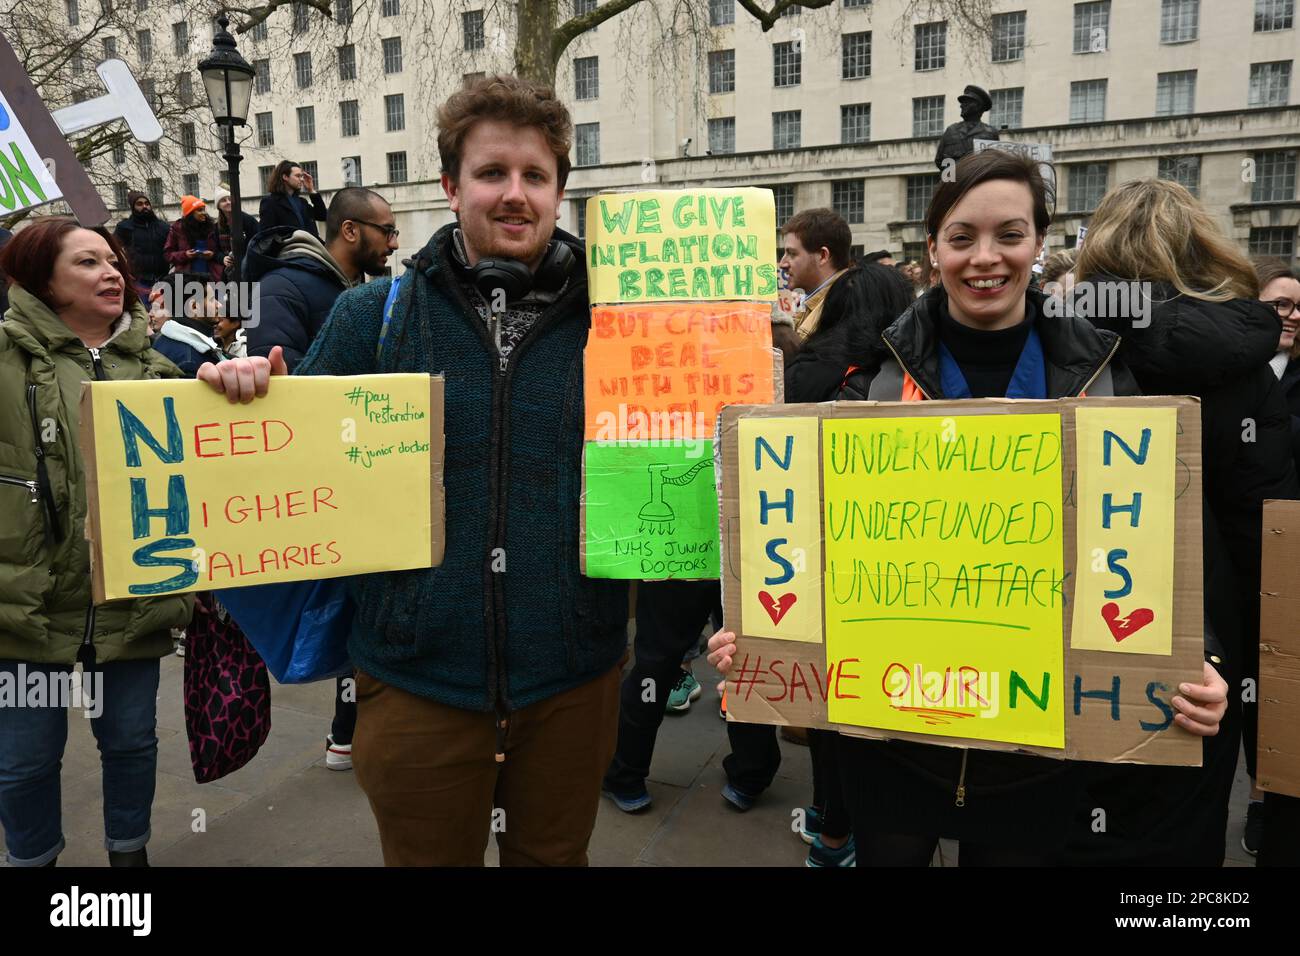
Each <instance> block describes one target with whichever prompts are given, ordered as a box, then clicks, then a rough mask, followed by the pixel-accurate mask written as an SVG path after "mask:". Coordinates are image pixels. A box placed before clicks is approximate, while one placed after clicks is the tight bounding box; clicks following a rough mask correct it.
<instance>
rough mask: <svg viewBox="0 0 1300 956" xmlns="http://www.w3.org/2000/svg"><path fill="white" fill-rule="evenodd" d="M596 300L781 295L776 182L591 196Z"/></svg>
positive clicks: (591, 277) (591, 278) (590, 275)
mask: <svg viewBox="0 0 1300 956" xmlns="http://www.w3.org/2000/svg"><path fill="white" fill-rule="evenodd" d="M587 279H588V283H589V295H590V299H591V303H592V304H593V305H597V304H613V303H621V302H668V301H674V300H677V301H681V300H688V299H690V300H695V301H703V300H716V299H735V300H747V301H754V300H764V301H775V299H776V293H777V285H778V281H777V269H776V205H775V202H774V200H773V198H772V191H771V190H770V189H755V188H748V187H747V188H740V189H687V190H667V189H657V190H649V191H646V192H635V193H609V194H603V195H598V196H593V197H592V198H591V199H589V200H587Z"/></svg>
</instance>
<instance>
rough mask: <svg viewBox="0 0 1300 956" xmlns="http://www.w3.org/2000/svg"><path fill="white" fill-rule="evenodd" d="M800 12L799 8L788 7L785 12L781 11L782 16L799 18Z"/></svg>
mask: <svg viewBox="0 0 1300 956" xmlns="http://www.w3.org/2000/svg"><path fill="white" fill-rule="evenodd" d="M799 10H800V8H799V7H786V8H785V9H784V10H782V11H781V16H782V17H797V16H798V15H799Z"/></svg>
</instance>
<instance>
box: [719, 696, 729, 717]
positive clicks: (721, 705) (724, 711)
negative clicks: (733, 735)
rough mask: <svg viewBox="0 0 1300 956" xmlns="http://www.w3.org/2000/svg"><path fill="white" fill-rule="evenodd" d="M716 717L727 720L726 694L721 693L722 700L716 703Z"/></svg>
mask: <svg viewBox="0 0 1300 956" xmlns="http://www.w3.org/2000/svg"><path fill="white" fill-rule="evenodd" d="M718 716H719V717H721V718H722V719H723V720H726V719H727V692H726V691H725V690H724V691H723V692H722V700H720V701H719V702H718Z"/></svg>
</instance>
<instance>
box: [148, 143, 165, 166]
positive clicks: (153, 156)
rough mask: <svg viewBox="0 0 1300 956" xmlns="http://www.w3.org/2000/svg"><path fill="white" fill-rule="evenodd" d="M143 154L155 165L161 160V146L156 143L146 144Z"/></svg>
mask: <svg viewBox="0 0 1300 956" xmlns="http://www.w3.org/2000/svg"><path fill="white" fill-rule="evenodd" d="M144 154H145V155H146V156H148V157H149V159H150V161H151V162H155V163H156V162H158V161H159V160H161V159H162V146H161V145H160V144H158V143H147V144H146V145H145V148H144Z"/></svg>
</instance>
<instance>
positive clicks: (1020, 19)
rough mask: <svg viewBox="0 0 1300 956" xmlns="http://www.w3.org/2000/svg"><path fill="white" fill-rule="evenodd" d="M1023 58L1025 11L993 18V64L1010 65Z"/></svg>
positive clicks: (996, 15)
mask: <svg viewBox="0 0 1300 956" xmlns="http://www.w3.org/2000/svg"><path fill="white" fill-rule="evenodd" d="M1024 58H1025V11H1024V10H1017V11H1016V12H1015V13H998V14H994V16H993V62H994V63H1011V62H1014V61H1015V60H1023V59H1024Z"/></svg>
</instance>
